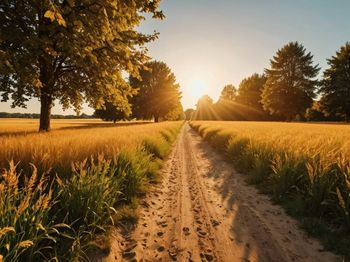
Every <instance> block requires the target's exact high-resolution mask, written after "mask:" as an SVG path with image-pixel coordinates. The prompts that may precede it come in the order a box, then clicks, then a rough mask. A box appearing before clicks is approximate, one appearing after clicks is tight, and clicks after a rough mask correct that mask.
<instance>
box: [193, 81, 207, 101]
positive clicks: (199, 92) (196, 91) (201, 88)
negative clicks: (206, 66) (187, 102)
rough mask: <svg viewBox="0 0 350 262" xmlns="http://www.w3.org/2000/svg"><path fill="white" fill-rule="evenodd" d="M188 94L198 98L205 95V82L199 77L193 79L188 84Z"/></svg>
mask: <svg viewBox="0 0 350 262" xmlns="http://www.w3.org/2000/svg"><path fill="white" fill-rule="evenodd" d="M188 88H189V90H188V91H189V94H190V96H191V97H192V98H193V99H199V98H200V97H202V96H203V95H205V93H206V91H207V84H206V83H205V82H204V81H203V80H201V79H193V80H191V81H190V84H189V87H188Z"/></svg>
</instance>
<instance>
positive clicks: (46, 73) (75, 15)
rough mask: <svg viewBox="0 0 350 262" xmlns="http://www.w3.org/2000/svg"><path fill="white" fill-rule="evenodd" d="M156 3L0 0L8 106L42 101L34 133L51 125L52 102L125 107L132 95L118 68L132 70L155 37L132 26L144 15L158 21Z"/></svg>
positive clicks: (1, 64) (0, 78)
mask: <svg viewBox="0 0 350 262" xmlns="http://www.w3.org/2000/svg"><path fill="white" fill-rule="evenodd" d="M159 2H160V0H137V1H128V0H121V1H115V0H99V1H97V0H84V1H81V0H67V1H61V0H34V1H29V0H23V1H17V0H2V1H1V3H0V95H1V96H2V101H5V102H6V101H9V99H11V100H12V106H13V107H15V106H20V107H25V105H26V102H27V101H28V100H29V99H30V98H32V97H37V98H39V100H40V102H41V118H40V130H43V131H47V130H49V129H50V115H51V107H52V105H53V103H54V102H55V101H56V100H57V101H59V103H61V104H62V106H63V108H68V107H71V106H72V107H74V108H75V109H76V110H77V111H79V110H80V109H81V104H82V102H83V101H86V102H87V103H88V104H89V105H90V106H92V107H94V108H99V107H101V106H103V105H104V103H105V98H106V97H108V99H109V101H108V102H110V103H112V104H114V105H119V106H120V107H121V106H122V105H127V103H126V102H125V101H127V98H128V96H129V95H130V94H132V93H133V90H132V88H131V87H130V86H129V85H128V83H127V82H126V81H125V80H124V79H123V77H122V72H123V71H125V72H127V73H130V74H133V75H137V73H138V69H139V67H140V66H141V65H142V64H143V63H144V62H145V61H147V59H148V57H147V53H146V51H147V50H146V48H145V46H144V45H145V44H146V43H148V42H150V41H152V40H154V39H155V38H156V37H157V34H156V33H155V34H152V35H145V34H142V33H140V32H138V31H136V29H135V28H136V27H137V26H139V25H140V22H141V21H142V20H143V19H144V16H143V15H144V14H146V13H151V14H152V15H153V17H154V18H163V14H162V12H161V11H159V10H158V5H159Z"/></svg>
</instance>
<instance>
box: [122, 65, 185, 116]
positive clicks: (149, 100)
mask: <svg viewBox="0 0 350 262" xmlns="http://www.w3.org/2000/svg"><path fill="white" fill-rule="evenodd" d="M129 82H130V85H131V86H132V87H134V88H137V89H138V94H137V95H136V96H135V97H134V98H133V99H132V104H133V110H134V112H133V113H134V115H135V116H136V117H138V118H144V119H150V118H154V121H155V122H158V121H159V118H161V117H165V116H166V115H167V114H168V113H170V112H171V111H172V110H174V109H175V108H176V107H177V106H179V104H180V98H181V94H180V91H179V84H177V83H176V78H175V75H174V74H173V73H172V72H171V70H170V68H169V67H168V66H167V65H166V64H165V63H163V62H158V61H152V62H148V63H146V64H145V68H143V69H142V70H140V77H134V76H130V78H129Z"/></svg>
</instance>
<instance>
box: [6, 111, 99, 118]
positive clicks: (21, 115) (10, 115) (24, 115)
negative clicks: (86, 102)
mask: <svg viewBox="0 0 350 262" xmlns="http://www.w3.org/2000/svg"><path fill="white" fill-rule="evenodd" d="M0 118H32V119H40V114H32V113H7V112H0ZM51 118H53V119H89V118H94V116H93V115H87V114H81V115H55V114H53V115H51Z"/></svg>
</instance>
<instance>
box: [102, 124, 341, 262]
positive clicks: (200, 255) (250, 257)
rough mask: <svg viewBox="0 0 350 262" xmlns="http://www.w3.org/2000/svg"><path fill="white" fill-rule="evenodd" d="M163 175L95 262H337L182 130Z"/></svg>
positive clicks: (218, 157)
mask: <svg viewBox="0 0 350 262" xmlns="http://www.w3.org/2000/svg"><path fill="white" fill-rule="evenodd" d="M163 175H164V179H163V182H162V183H160V184H158V185H156V186H155V187H154V188H153V190H152V191H151V192H150V193H149V194H148V196H147V197H146V198H145V199H143V200H141V208H140V209H141V210H140V220H139V223H138V225H137V226H136V228H135V229H134V230H131V229H128V228H125V229H124V230H122V231H123V232H117V233H116V235H118V237H116V238H115V240H114V241H113V243H112V252H111V253H110V254H109V256H108V258H104V259H102V260H103V261H116V260H117V261H230V262H231V261H269V262H271V261H279V262H282V261H317V262H321V261H338V260H339V258H337V257H336V256H335V255H333V254H331V253H329V252H325V251H323V248H322V246H321V245H320V244H319V243H318V242H317V241H316V240H314V239H312V238H310V237H308V236H307V235H306V234H305V233H304V232H302V231H301V230H300V229H299V228H298V226H297V222H296V221H294V220H293V219H292V218H290V217H288V216H287V215H286V214H285V212H284V211H283V210H282V209H281V208H280V207H278V206H275V205H273V204H272V203H271V201H270V200H269V199H268V197H267V196H265V195H261V194H258V192H257V191H256V189H255V188H254V187H252V186H248V185H246V183H245V182H244V176H242V175H241V174H238V173H236V172H235V171H234V170H233V168H232V166H230V165H229V164H228V163H226V162H225V161H224V160H223V159H222V157H221V156H219V155H218V154H217V153H215V152H214V151H213V150H212V149H211V148H210V147H209V146H208V145H207V144H206V143H204V142H203V141H202V140H201V138H200V137H199V136H198V135H197V134H196V133H195V132H194V131H193V130H191V128H190V127H189V126H188V125H184V127H183V128H182V131H181V133H180V135H179V138H178V140H177V142H176V144H175V147H174V150H173V152H172V153H171V155H170V156H169V159H168V160H167V162H166V163H165V168H164V170H163ZM119 230H120V229H119ZM121 235H122V236H123V237H121Z"/></svg>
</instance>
